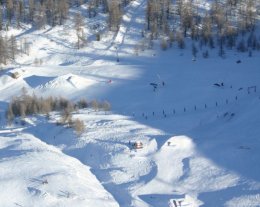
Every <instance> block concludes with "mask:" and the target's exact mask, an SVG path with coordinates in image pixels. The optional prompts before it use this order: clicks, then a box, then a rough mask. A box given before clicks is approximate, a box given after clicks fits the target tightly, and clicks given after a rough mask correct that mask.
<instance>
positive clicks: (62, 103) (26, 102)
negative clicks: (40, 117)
mask: <svg viewBox="0 0 260 207" xmlns="http://www.w3.org/2000/svg"><path fill="white" fill-rule="evenodd" d="M88 107H91V108H93V109H94V110H95V111H98V110H104V111H109V110H110V108H111V106H110V103H109V102H108V101H104V102H98V101H96V100H93V101H91V102H88V101H87V100H85V99H81V100H79V101H78V102H77V103H73V102H71V101H70V100H68V99H66V98H62V97H59V98H54V97H47V98H43V97H37V96H36V95H29V94H27V92H26V90H25V89H23V92H22V95H21V96H18V97H14V98H13V99H12V101H11V102H10V103H9V106H8V109H7V111H6V118H7V121H8V123H9V124H11V123H12V122H13V120H14V119H15V117H21V118H22V119H24V118H25V117H26V116H29V115H36V114H45V115H47V116H49V114H50V112H52V111H59V112H61V119H60V120H59V121H58V122H57V124H58V125H67V126H69V127H72V128H74V129H75V131H76V132H77V133H78V134H80V133H81V132H82V131H83V130H84V127H83V126H84V123H83V122H82V121H80V120H78V119H75V120H74V119H72V112H74V111H75V110H78V109H82V108H88Z"/></svg>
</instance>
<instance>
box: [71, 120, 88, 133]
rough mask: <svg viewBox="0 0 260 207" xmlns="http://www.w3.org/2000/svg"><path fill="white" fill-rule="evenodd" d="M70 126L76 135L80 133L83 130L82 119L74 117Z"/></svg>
mask: <svg viewBox="0 0 260 207" xmlns="http://www.w3.org/2000/svg"><path fill="white" fill-rule="evenodd" d="M71 124H72V128H73V129H74V130H75V132H76V134H77V135H81V134H82V133H83V132H84V130H85V125H84V122H83V121H82V120H79V119H75V120H73V121H72V123H71Z"/></svg>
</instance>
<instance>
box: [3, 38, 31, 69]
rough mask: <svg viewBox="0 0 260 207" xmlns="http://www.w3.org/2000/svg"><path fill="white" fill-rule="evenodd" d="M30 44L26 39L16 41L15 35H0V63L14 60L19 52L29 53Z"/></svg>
mask: <svg viewBox="0 0 260 207" xmlns="http://www.w3.org/2000/svg"><path fill="white" fill-rule="evenodd" d="M29 50H30V44H29V42H28V41H27V39H20V40H19V42H17V40H16V38H15V36H11V37H8V36H5V37H3V36H1V35H0V65H1V64H4V65H5V64H7V63H8V62H9V61H15V59H16V56H17V55H19V54H27V55H28V54H29Z"/></svg>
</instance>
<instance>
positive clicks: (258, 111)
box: [0, 0, 260, 207]
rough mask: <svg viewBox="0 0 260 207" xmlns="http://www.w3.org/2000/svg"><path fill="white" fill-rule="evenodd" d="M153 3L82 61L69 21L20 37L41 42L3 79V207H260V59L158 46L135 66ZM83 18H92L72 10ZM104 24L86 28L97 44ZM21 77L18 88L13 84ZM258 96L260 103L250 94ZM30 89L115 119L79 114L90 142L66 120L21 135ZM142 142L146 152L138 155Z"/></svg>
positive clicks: (32, 120)
mask: <svg viewBox="0 0 260 207" xmlns="http://www.w3.org/2000/svg"><path fill="white" fill-rule="evenodd" d="M198 2H199V1H198ZM145 3H146V1H145V0H136V1H131V3H130V4H129V5H128V6H127V7H126V8H125V14H124V16H123V17H122V23H121V25H120V29H119V31H118V32H117V33H115V34H113V33H111V32H106V33H104V34H103V36H102V38H101V41H100V42H97V41H89V42H88V44H87V46H86V47H84V48H82V49H80V50H76V49H75V45H74V44H75V31H74V30H73V28H72V26H71V25H72V23H71V20H68V23H67V25H65V27H62V26H59V27H55V28H46V29H45V30H41V31H34V30H29V28H28V31H29V32H27V30H11V31H10V33H13V34H16V35H18V38H27V39H28V40H29V41H31V55H29V56H26V55H25V56H23V57H19V58H18V59H17V64H15V65H13V66H12V67H11V66H10V67H9V66H8V67H6V68H5V70H4V71H3V72H1V75H0V123H1V128H2V129H1V131H0V146H1V149H0V165H1V166H0V168H1V169H3V170H1V172H0V191H1V192H3V193H2V194H1V195H0V206H96V207H101V206H102V207H103V206H121V207H129V206H134V207H158V206H168V205H169V202H170V203H172V205H173V206H174V201H175V202H180V203H181V206H186V207H191V206H193V207H196V206H207V207H211V206H212V207H215V206H230V207H231V206H232V207H233V206H239V207H240V206H245V207H248V206H260V165H259V164H258V163H259V158H260V153H259V152H260V144H259V135H260V127H259V123H260V93H259V87H260V85H259V80H260V71H259V65H260V54H259V52H258V53H257V52H256V53H254V54H253V57H248V56H247V54H240V53H236V52H234V51H229V50H227V51H226V58H225V59H221V58H220V57H218V55H217V54H218V50H217V49H215V50H210V51H209V53H210V57H209V58H208V59H203V58H202V54H200V53H199V54H198V57H197V60H196V61H192V54H191V48H190V47H189V44H187V45H188V46H187V48H186V49H184V50H179V49H177V46H176V45H173V48H170V49H169V50H168V51H160V50H159V49H158V48H157V47H158V44H159V43H158V42H156V41H155V46H154V49H153V50H152V49H149V50H145V51H139V55H138V56H136V55H135V54H134V53H135V52H134V48H135V47H136V46H140V44H142V41H143V39H142V37H141V33H142V29H143V27H144V16H145ZM199 3H200V6H201V7H203V8H208V7H209V5H208V3H207V2H204V3H203V4H202V3H201V2H199ZM78 11H82V12H84V11H86V7H85V6H82V7H81V8H73V9H72V10H71V12H72V13H73V12H78ZM104 18H105V17H104V16H103V14H100V15H99V16H98V17H97V18H92V19H91V20H89V21H86V22H85V23H86V28H85V32H86V34H88V35H89V40H91V38H92V39H93V37H92V35H93V31H91V29H90V28H91V25H93V24H96V23H99V24H101V25H103V24H104V21H105V19H104ZM117 54H118V56H119V59H120V62H116V59H117ZM36 58H37V59H40V60H42V64H41V65H37V64H35V59H36ZM237 60H241V61H242V62H241V63H240V64H237V63H236V61H237ZM15 71H17V72H19V74H20V77H19V78H18V79H13V78H11V77H10V73H11V72H15ZM162 82H164V83H165V85H163V84H162ZM222 82H223V84H224V85H223V86H221V87H218V86H215V85H214V84H215V83H218V84H221V83H222ZM151 83H156V84H158V88H157V89H156V90H155V91H154V90H153V87H152V86H151V85H150V84H151ZM251 86H256V88H257V90H256V92H255V91H254V88H251V89H250V91H249V92H250V93H248V88H249V87H251ZM23 87H25V88H26V89H27V91H28V93H31V94H32V93H35V94H36V95H39V96H49V95H52V96H64V97H66V98H69V99H72V100H79V99H81V98H86V99H87V100H93V99H97V100H108V101H109V102H110V103H111V105H112V111H111V112H109V113H105V112H103V111H99V112H95V111H93V110H92V109H85V110H80V111H78V112H75V113H73V118H79V119H80V120H83V121H84V124H85V126H86V129H85V131H84V133H83V134H82V135H81V136H80V137H77V136H76V134H74V133H73V132H72V130H71V129H68V128H65V127H61V126H56V124H55V123H56V121H57V120H59V119H60V115H59V114H57V113H52V114H51V116H50V119H49V120H46V119H45V118H43V117H41V116H37V117H29V118H28V119H27V122H28V123H27V124H26V125H25V126H20V124H19V123H16V124H14V125H13V126H11V127H12V128H13V129H11V128H10V127H9V126H7V125H6V120H5V118H4V113H5V112H4V110H5V109H6V107H7V103H8V102H9V101H10V100H11V99H12V97H13V96H16V95H19V94H20V92H21V89H22V88H23ZM136 141H141V142H142V143H143V144H144V148H143V149H139V150H134V149H133V146H132V144H133V143H134V142H136ZM14 169H15V170H14ZM45 180H47V181H48V183H47V184H44V181H45ZM14 195H15V196H14Z"/></svg>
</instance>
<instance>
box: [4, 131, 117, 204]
mask: <svg viewBox="0 0 260 207" xmlns="http://www.w3.org/2000/svg"><path fill="white" fill-rule="evenodd" d="M0 139H1V153H0V159H1V164H0V167H1V173H0V182H1V186H0V191H1V195H0V201H1V206H3V207H7V206H86V205H87V206H88V205H90V206H102V205H103V204H104V203H106V206H118V204H117V203H116V202H115V200H114V199H113V197H112V196H111V195H110V194H109V193H108V192H106V191H105V190H104V188H103V187H102V186H101V185H100V183H99V182H98V181H97V179H96V178H95V176H93V175H92V174H91V173H90V171H89V168H88V167H86V166H84V165H82V164H81V163H80V162H79V161H78V160H76V159H74V158H71V157H69V156H66V155H64V154H63V153H62V152H61V151H60V150H58V149H57V148H55V147H52V146H49V145H47V144H45V143H43V142H41V141H40V140H39V139H38V138H36V137H34V136H33V135H31V134H27V133H23V132H22V129H15V130H12V129H10V130H1V131H0Z"/></svg>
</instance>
